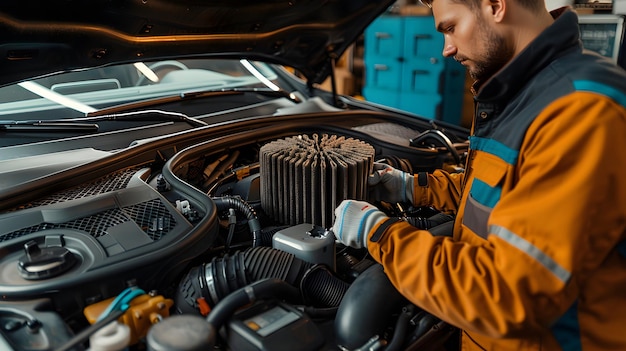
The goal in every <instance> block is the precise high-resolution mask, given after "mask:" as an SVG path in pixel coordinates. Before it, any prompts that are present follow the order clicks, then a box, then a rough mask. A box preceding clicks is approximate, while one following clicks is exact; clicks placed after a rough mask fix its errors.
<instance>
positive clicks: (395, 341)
mask: <svg viewBox="0 0 626 351" xmlns="http://www.w3.org/2000/svg"><path fill="white" fill-rule="evenodd" d="M414 311H415V307H414V306H413V305H408V306H406V307H404V308H402V313H400V315H399V316H398V320H397V321H396V325H395V328H394V331H393V336H392V337H391V341H390V342H389V344H388V345H387V347H386V348H385V351H398V350H401V349H402V346H403V345H404V343H405V342H406V336H407V330H408V329H409V322H410V321H411V318H412V317H413V314H414Z"/></svg>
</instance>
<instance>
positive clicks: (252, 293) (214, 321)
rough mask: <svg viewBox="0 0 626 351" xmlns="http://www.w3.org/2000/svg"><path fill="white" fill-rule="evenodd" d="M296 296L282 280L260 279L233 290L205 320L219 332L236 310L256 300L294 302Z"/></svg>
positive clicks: (293, 290) (294, 291) (294, 290)
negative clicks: (268, 299) (271, 299)
mask: <svg viewBox="0 0 626 351" xmlns="http://www.w3.org/2000/svg"><path fill="white" fill-rule="evenodd" d="M298 296H299V294H298V290H297V289H296V288H295V287H293V286H291V285H289V284H288V283H286V282H285V281H283V280H280V279H276V278H266V279H262V280H259V281H256V282H254V283H252V284H250V285H247V286H245V287H242V288H240V289H238V290H235V291H234V292H232V293H231V294H229V295H228V296H226V297H225V298H224V299H223V300H221V301H220V302H219V303H218V304H217V305H215V307H213V309H212V310H211V312H210V313H209V315H208V316H207V318H206V320H207V322H208V323H209V324H210V325H212V326H213V327H214V328H215V330H219V329H220V328H221V327H222V325H223V324H224V323H225V322H226V321H227V320H228V319H229V318H230V317H231V316H232V315H233V313H234V312H235V311H236V310H237V309H238V308H240V307H242V306H245V305H247V304H249V303H252V302H254V301H256V300H258V299H266V298H276V299H280V300H287V301H294V299H297V298H298Z"/></svg>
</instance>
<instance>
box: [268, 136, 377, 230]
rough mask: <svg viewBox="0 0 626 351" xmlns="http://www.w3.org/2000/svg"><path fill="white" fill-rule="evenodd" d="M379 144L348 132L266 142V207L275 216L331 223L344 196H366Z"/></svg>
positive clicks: (292, 221)
mask: <svg viewBox="0 0 626 351" xmlns="http://www.w3.org/2000/svg"><path fill="white" fill-rule="evenodd" d="M374 153H375V151H374V148H373V147H372V146H371V145H369V144H367V143H365V142H363V141H360V140H356V139H352V138H346V137H343V136H336V135H327V134H323V135H321V136H319V135H317V134H313V135H311V136H309V135H298V136H294V137H289V138H285V139H280V140H276V141H273V142H270V143H268V144H265V145H263V146H262V147H261V150H260V155H259V160H260V173H261V206H262V207H263V210H264V211H265V212H266V213H267V214H268V215H269V216H270V217H272V218H273V219H274V220H276V221H278V222H280V223H282V224H289V225H296V224H299V223H311V224H315V225H319V226H323V227H325V228H330V227H331V226H332V223H333V220H334V210H335V208H336V207H337V205H339V203H340V202H341V201H342V200H344V199H357V200H363V199H365V197H366V193H367V177H368V176H369V173H370V171H371V169H372V165H373V162H374Z"/></svg>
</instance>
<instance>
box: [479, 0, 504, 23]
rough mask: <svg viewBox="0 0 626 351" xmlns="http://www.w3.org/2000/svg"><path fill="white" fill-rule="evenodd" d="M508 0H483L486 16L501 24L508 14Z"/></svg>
mask: <svg viewBox="0 0 626 351" xmlns="http://www.w3.org/2000/svg"><path fill="white" fill-rule="evenodd" d="M506 2H507V0H483V1H482V3H483V5H484V7H483V8H484V9H485V12H486V15H487V16H489V17H490V18H491V19H492V20H493V21H494V22H501V21H502V20H503V19H504V14H505V13H506Z"/></svg>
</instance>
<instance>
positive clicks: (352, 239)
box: [333, 200, 388, 249]
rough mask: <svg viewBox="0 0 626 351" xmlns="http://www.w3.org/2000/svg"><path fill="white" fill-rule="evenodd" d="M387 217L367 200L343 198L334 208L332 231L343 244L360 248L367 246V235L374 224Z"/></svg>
mask: <svg viewBox="0 0 626 351" xmlns="http://www.w3.org/2000/svg"><path fill="white" fill-rule="evenodd" d="M387 218H388V217H387V215H385V214H384V213H383V212H382V211H380V210H378V208H376V207H375V206H373V205H371V204H369V203H367V202H363V201H355V200H344V201H342V202H341V204H339V206H338V207H337V208H336V209H335V223H334V224H333V232H334V233H335V237H336V238H337V239H338V240H339V241H341V242H342V243H343V244H345V245H347V246H350V247H353V248H356V249H360V248H363V247H367V236H368V234H369V233H370V232H371V231H372V229H373V228H374V226H375V225H376V224H377V223H379V222H381V221H383V220H385V219H387Z"/></svg>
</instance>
